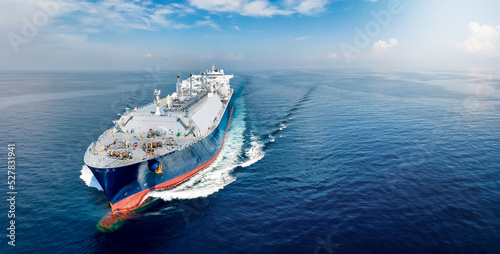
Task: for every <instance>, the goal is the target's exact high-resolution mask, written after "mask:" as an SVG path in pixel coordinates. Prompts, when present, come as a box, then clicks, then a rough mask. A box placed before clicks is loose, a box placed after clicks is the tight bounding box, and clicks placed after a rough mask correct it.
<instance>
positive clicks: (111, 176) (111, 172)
mask: <svg viewBox="0 0 500 254" xmlns="http://www.w3.org/2000/svg"><path fill="white" fill-rule="evenodd" d="M232 109H233V103H232V101H230V102H229V104H228V106H227V107H226V110H225V112H224V115H223V117H222V119H221V121H220V123H219V125H218V126H217V128H216V129H215V130H214V131H213V132H212V133H211V134H210V135H208V136H207V137H206V138H204V139H203V140H200V141H198V142H197V143H195V144H193V145H191V146H189V147H187V148H184V149H182V150H177V151H175V152H172V153H168V154H166V155H162V156H158V157H156V158H154V159H150V160H149V161H143V162H140V163H136V164H132V165H127V166H123V167H116V168H106V169H103V168H95V167H92V166H89V165H87V166H88V167H89V168H90V170H91V171H92V173H93V174H94V176H95V178H96V179H97V181H99V184H100V185H101V187H102V188H103V190H104V193H105V194H106V197H107V198H108V200H109V202H110V204H111V207H112V210H113V211H115V210H130V208H131V207H132V208H137V207H138V206H139V205H140V203H141V202H142V198H143V197H144V196H145V194H147V192H149V191H150V190H153V189H165V186H169V187H175V186H176V185H178V184H180V183H181V182H182V181H185V180H186V178H189V177H191V176H192V175H194V174H195V173H196V172H198V171H199V170H201V169H203V168H204V167H206V166H207V164H209V163H211V162H212V161H213V160H214V159H215V157H216V156H217V155H218V153H219V151H220V149H221V148H222V145H223V142H224V137H225V133H226V131H227V128H228V125H229V122H230V117H231V114H232ZM156 162H160V163H161V164H162V165H163V170H162V171H163V173H162V174H156V173H154V172H152V171H150V170H149V168H150V167H151V165H153V164H155V163H156ZM178 181H179V182H178ZM120 201H121V202H120ZM115 204H117V206H115Z"/></svg>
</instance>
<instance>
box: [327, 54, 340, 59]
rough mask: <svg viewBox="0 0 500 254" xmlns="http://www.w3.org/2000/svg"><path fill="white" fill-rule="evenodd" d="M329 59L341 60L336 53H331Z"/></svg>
mask: <svg viewBox="0 0 500 254" xmlns="http://www.w3.org/2000/svg"><path fill="white" fill-rule="evenodd" d="M328 58H334V59H335V58H339V56H338V55H337V54H335V53H330V54H328Z"/></svg>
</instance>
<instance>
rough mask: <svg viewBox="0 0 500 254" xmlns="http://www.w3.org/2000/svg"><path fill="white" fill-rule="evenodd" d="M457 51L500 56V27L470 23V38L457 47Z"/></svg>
mask: <svg viewBox="0 0 500 254" xmlns="http://www.w3.org/2000/svg"><path fill="white" fill-rule="evenodd" d="M456 47H457V49H459V50H462V51H465V52H468V53H484V54H490V55H500V26H496V27H493V26H490V25H482V26H481V25H479V24H478V23H476V22H471V23H469V37H467V39H466V40H465V41H463V42H460V43H458V44H457V45H456Z"/></svg>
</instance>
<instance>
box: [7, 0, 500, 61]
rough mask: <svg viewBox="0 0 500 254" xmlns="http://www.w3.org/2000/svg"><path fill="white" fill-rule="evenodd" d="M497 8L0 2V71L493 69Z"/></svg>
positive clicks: (200, 0)
mask: <svg viewBox="0 0 500 254" xmlns="http://www.w3.org/2000/svg"><path fill="white" fill-rule="evenodd" d="M498 10H500V1H495V0H477V1H464V0H443V1H435V0H343V1H340V0H337V1H335V0H212V1H208V0H185V1H161V0H147V1H139V0H81V1H77V0H1V1H0V34H1V39H0V70H144V69H145V68H147V67H148V66H157V67H158V66H161V68H164V69H179V68H181V69H191V68H196V69H199V68H206V66H210V65H211V64H216V65H222V66H225V67H226V68H232V69H263V68H266V69H267V68H272V69H276V68H416V67H421V68H428V69H431V68H490V69H498V67H500V15H498Z"/></svg>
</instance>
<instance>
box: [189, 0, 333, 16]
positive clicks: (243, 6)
mask: <svg viewBox="0 0 500 254" xmlns="http://www.w3.org/2000/svg"><path fill="white" fill-rule="evenodd" d="M285 2H286V3H287V4H286V6H285V7H282V6H279V5H277V4H274V2H273V3H272V2H270V1H267V0H218V1H213V0H189V3H190V5H191V6H194V7H196V8H198V9H202V10H207V11H211V12H234V13H238V14H240V15H242V16H252V17H271V16H275V15H291V14H294V13H298V14H302V15H315V14H318V13H321V12H323V11H325V5H326V4H327V3H328V0H302V1H294V0H289V1H285Z"/></svg>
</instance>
